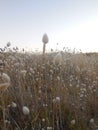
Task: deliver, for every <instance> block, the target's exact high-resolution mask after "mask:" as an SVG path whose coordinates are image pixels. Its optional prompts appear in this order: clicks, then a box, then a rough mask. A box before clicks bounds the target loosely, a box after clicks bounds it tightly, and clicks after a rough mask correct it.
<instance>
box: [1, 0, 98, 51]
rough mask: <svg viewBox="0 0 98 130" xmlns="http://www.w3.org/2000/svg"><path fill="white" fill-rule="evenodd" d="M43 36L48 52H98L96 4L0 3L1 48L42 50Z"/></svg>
mask: <svg viewBox="0 0 98 130" xmlns="http://www.w3.org/2000/svg"><path fill="white" fill-rule="evenodd" d="M44 33H47V35H48V37H49V43H48V44H47V49H50V48H60V49H62V48H63V47H69V48H76V49H81V50H82V51H98V0H0V47H2V46H4V45H5V44H6V43H7V42H9V41H10V42H11V44H12V46H18V47H24V48H28V49H31V50H33V49H36V48H39V49H41V48H42V45H43V43H42V36H43V34H44ZM57 43H59V45H58V46H56V44H57Z"/></svg>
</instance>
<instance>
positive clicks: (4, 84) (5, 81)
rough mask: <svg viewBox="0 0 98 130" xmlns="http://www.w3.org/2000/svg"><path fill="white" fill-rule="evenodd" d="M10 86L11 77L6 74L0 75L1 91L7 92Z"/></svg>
mask: <svg viewBox="0 0 98 130" xmlns="http://www.w3.org/2000/svg"><path fill="white" fill-rule="evenodd" d="M9 85H10V77H9V76H8V75H7V74H5V73H2V74H0V90H1V91H5V90H6V89H7V88H8V87H9Z"/></svg>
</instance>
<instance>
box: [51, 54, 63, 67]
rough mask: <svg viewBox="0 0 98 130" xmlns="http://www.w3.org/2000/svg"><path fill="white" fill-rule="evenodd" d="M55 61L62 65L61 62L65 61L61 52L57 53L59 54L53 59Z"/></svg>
mask: <svg viewBox="0 0 98 130" xmlns="http://www.w3.org/2000/svg"><path fill="white" fill-rule="evenodd" d="M53 62H54V63H57V64H59V65H61V63H62V62H63V57H62V54H61V52H59V53H57V55H56V56H55V57H54V59H53Z"/></svg>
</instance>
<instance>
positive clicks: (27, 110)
mask: <svg viewBox="0 0 98 130" xmlns="http://www.w3.org/2000/svg"><path fill="white" fill-rule="evenodd" d="M22 110H23V114H24V115H29V113H30V110H29V108H28V107H26V106H23V108H22Z"/></svg>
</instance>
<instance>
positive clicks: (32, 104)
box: [0, 52, 98, 130]
mask: <svg viewBox="0 0 98 130" xmlns="http://www.w3.org/2000/svg"><path fill="white" fill-rule="evenodd" d="M55 56H56V53H50V54H46V56H45V60H44V62H43V57H42V55H36V54H26V53H23V54H21V53H18V52H10V53H8V52H6V53H5V52H2V53H1V54H0V57H1V59H2V60H3V61H4V62H5V70H4V72H5V73H6V74H8V75H9V76H10V79H11V84H10V87H9V88H8V89H7V91H6V92H5V99H4V100H5V122H6V130H15V129H18V130H77V129H78V130H93V129H94V130H97V127H98V71H97V70H98V60H97V56H98V55H97V54H92V55H86V54H83V53H78V54H74V53H69V52H65V53H64V52H63V53H62V56H63V62H62V63H61V64H58V63H55V62H54V57H55ZM0 106H1V107H2V103H1V102H0ZM1 107H0V127H1V129H3V114H2V113H3V110H2V109H1Z"/></svg>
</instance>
